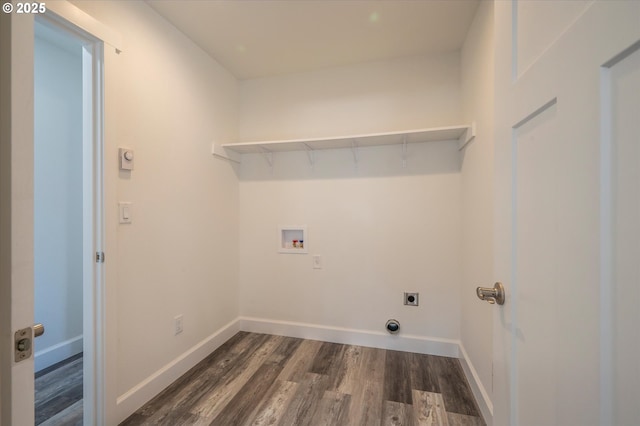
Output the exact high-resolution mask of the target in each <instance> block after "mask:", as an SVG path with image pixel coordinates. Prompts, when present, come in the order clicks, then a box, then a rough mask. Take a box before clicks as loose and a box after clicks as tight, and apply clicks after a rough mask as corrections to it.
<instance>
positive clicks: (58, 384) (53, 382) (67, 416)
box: [35, 353, 82, 426]
mask: <svg viewBox="0 0 640 426" xmlns="http://www.w3.org/2000/svg"><path fill="white" fill-rule="evenodd" d="M35 412H36V413H35V420H36V421H35V424H36V425H42V426H53V425H57V426H62V425H64V426H75V425H78V426H82V354H81V353H80V354H78V355H76V356H73V357H71V358H69V359H66V360H64V361H61V362H59V363H58V364H55V365H52V366H51V367H48V368H46V369H44V370H42V371H39V372H38V373H36V377H35Z"/></svg>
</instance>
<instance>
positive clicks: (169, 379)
mask: <svg viewBox="0 0 640 426" xmlns="http://www.w3.org/2000/svg"><path fill="white" fill-rule="evenodd" d="M238 331H240V326H239V321H238V319H235V320H233V321H231V322H230V323H228V324H227V325H225V326H224V327H222V328H221V329H220V330H218V331H216V332H215V333H213V334H212V335H211V336H209V337H207V338H206V339H204V340H202V341H201V342H200V343H198V344H196V345H195V346H193V347H192V348H190V349H189V350H188V351H186V352H184V353H183V354H182V355H180V356H179V357H177V358H175V359H174V360H173V361H171V362H170V363H168V364H167V365H165V366H164V367H162V368H161V369H159V370H158V371H156V372H155V373H153V374H152V375H151V376H149V377H147V378H146V379H145V380H143V381H142V382H140V383H138V384H137V385H136V386H134V387H133V388H131V389H129V390H128V391H127V392H125V393H124V394H122V395H120V396H119V397H118V400H117V406H118V423H120V422H122V421H123V420H125V419H126V418H127V417H129V416H130V415H131V414H133V413H134V412H135V411H136V410H137V409H138V408H140V407H142V406H143V405H144V404H146V403H147V402H148V401H150V400H151V399H152V398H153V397H154V396H156V395H157V394H159V393H160V392H161V391H162V390H164V389H165V388H166V387H167V386H169V385H170V384H171V383H173V382H174V381H175V380H176V379H178V378H179V377H180V376H182V375H183V374H184V373H186V372H187V371H189V369H191V368H192V367H193V366H195V365H196V364H198V363H199V362H200V361H202V360H203V359H204V358H206V357H207V355H209V354H210V353H211V352H213V351H215V350H216V349H218V347H220V345H222V344H223V343H224V342H226V341H227V340H229V339H230V338H231V337H233V336H234V335H235V334H236V333H237V332H238Z"/></svg>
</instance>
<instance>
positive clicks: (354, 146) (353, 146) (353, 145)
mask: <svg viewBox="0 0 640 426" xmlns="http://www.w3.org/2000/svg"><path fill="white" fill-rule="evenodd" d="M351 153H352V154H353V162H354V163H355V165H356V170H357V169H358V157H359V153H358V141H357V140H355V139H352V140H351Z"/></svg>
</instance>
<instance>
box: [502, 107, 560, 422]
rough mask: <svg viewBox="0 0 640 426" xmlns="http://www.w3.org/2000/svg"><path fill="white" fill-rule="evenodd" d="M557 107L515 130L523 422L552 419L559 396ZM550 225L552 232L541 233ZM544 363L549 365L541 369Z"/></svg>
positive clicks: (518, 335)
mask: <svg viewBox="0 0 640 426" xmlns="http://www.w3.org/2000/svg"><path fill="white" fill-rule="evenodd" d="M556 126H557V108H556V104H555V103H554V104H552V105H551V106H549V107H548V108H546V109H545V110H544V111H541V112H539V113H538V114H536V116H535V117H533V118H531V119H530V120H529V121H527V122H526V123H523V124H522V125H521V126H520V127H518V128H517V129H514V131H513V133H514V142H513V143H514V145H515V146H514V150H515V152H516V153H517V154H516V158H515V159H514V160H515V164H514V166H515V167H514V175H513V179H514V185H515V188H516V190H515V194H516V199H515V200H514V201H515V211H516V218H517V221H516V229H515V234H516V236H517V239H516V241H517V246H516V247H515V265H516V268H515V269H516V270H515V281H514V285H516V286H517V291H513V290H512V292H513V293H512V294H513V295H514V297H516V296H517V300H514V301H513V303H514V304H517V306H518V311H517V312H516V315H517V324H518V329H517V332H516V338H515V342H514V343H515V353H516V354H517V357H518V364H517V370H516V371H515V374H516V376H517V377H518V382H517V386H518V387H517V389H515V392H516V394H517V395H518V398H521V399H524V400H527V401H529V402H530V403H529V404H527V405H525V406H522V407H521V410H520V412H519V421H518V424H523V422H522V421H521V420H522V419H526V418H535V417H537V418H540V419H550V418H553V415H554V412H555V411H556V401H557V400H558V395H557V394H556V389H555V386H554V381H555V377H556V376H557V373H558V372H557V363H556V356H557V355H556V352H557V347H558V340H559V337H558V329H557V327H555V324H557V297H556V296H557V264H556V261H555V259H556V258H557V247H556V246H555V244H554V239H555V236H556V232H557V210H556V206H557V197H558V186H557V178H558V171H559V170H558V169H559V167H558V165H557V164H556V163H557V161H556V159H557V156H556V155H555V152H554V151H555V149H554V148H555V146H554V143H553V139H552V137H551V136H552V135H553V134H554V133H555V132H556V131H557V130H556V128H555V127H556ZM540 229H549V230H553V232H539V230H540ZM540 365H546V366H547V368H545V369H544V370H541V369H539V368H538V366H540Z"/></svg>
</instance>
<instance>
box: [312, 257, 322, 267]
mask: <svg viewBox="0 0 640 426" xmlns="http://www.w3.org/2000/svg"><path fill="white" fill-rule="evenodd" d="M313 269H322V256H320V255H319V254H314V255H313Z"/></svg>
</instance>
